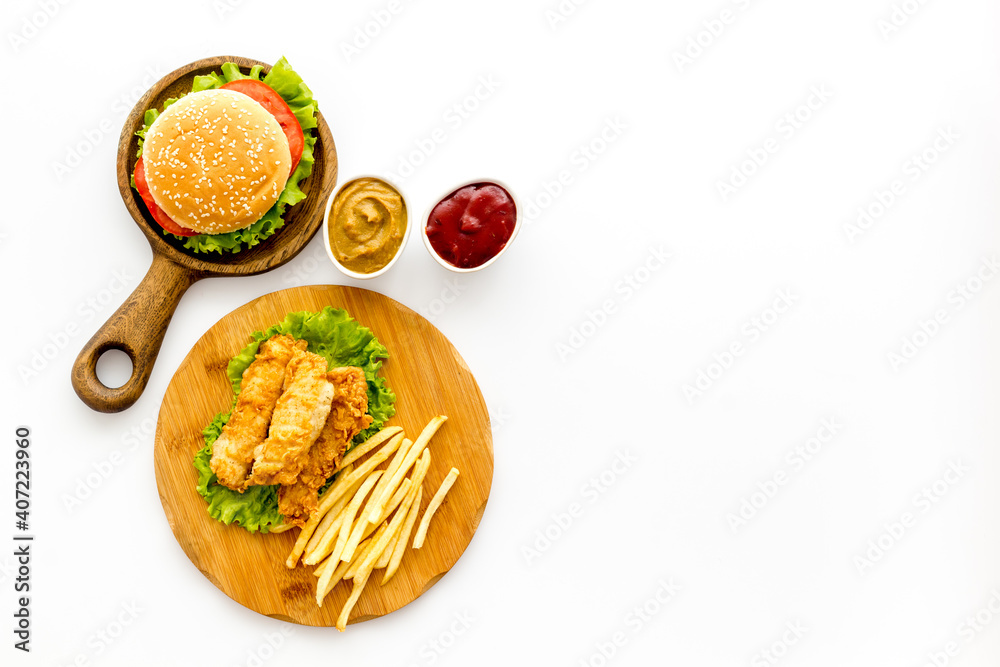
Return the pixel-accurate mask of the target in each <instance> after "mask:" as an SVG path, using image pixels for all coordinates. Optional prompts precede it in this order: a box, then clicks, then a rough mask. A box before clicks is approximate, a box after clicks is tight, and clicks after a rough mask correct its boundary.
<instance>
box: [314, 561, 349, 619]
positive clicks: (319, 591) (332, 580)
mask: <svg viewBox="0 0 1000 667" xmlns="http://www.w3.org/2000/svg"><path fill="white" fill-rule="evenodd" d="M327 562H328V563H330V565H327V566H326V570H324V571H323V574H322V576H320V578H319V581H318V582H316V604H317V605H319V606H320V607H322V606H323V598H325V597H326V595H327V593H329V592H330V591H331V590H333V587H334V586H336V585H337V583H338V582H339V581H340V580H341V579H343V577H344V573H345V572H347V567H348V563H341V562H340V561H336V562H337V563H338V565H337V566H336V567H334V566H333V563H334V562H335V561H333V560H331V559H329V558H328V559H327Z"/></svg>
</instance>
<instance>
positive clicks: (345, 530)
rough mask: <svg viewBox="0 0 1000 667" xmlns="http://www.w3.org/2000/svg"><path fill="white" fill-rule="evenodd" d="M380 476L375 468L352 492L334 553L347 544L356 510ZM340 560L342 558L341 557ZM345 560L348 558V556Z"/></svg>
mask: <svg viewBox="0 0 1000 667" xmlns="http://www.w3.org/2000/svg"><path fill="white" fill-rule="evenodd" d="M381 476H382V471H381V470H376V471H375V472H373V473H371V474H370V475H368V477H367V478H365V481H364V484H362V485H361V488H359V489H358V492H357V493H355V494H354V498H352V499H351V504H350V505H348V506H347V509H345V510H344V512H345V514H344V519H343V521H341V523H340V533H339V534H338V536H337V546H336V547H334V552H335V553H338V554H343V553H344V547H346V546H347V540H348V538H349V537H350V536H351V529H352V528H353V527H354V517H356V516H357V515H358V510H359V509H361V503H363V502H364V500H365V497H366V496H367V495H368V492H369V491H371V490H372V487H373V486H375V484H376V483H378V480H379V478H380V477H381ZM341 560H343V558H342V559H341ZM347 560H350V559H349V558H348V559H347Z"/></svg>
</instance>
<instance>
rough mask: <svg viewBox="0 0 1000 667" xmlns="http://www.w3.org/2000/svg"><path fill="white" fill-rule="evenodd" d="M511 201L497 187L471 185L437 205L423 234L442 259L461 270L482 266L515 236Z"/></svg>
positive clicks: (513, 209) (512, 199)
mask: <svg viewBox="0 0 1000 667" xmlns="http://www.w3.org/2000/svg"><path fill="white" fill-rule="evenodd" d="M516 219H517V208H516V207H515V205H514V198H513V197H511V196H510V193H509V192H507V191H506V190H504V189H503V188H502V187H500V186H499V185H497V184H496V183H473V184H472V185H466V186H464V187H461V188H459V189H458V190H455V191H454V192H452V193H451V194H450V195H448V196H447V197H445V198H444V199H442V200H441V201H440V202H438V204H437V206H435V207H434V208H433V209H432V210H431V214H430V216H428V218H427V226H426V228H425V230H424V231H425V233H426V234H427V240H428V241H430V244H431V247H432V248H434V251H435V252H436V253H437V254H438V256H439V257H441V259H443V260H444V261H446V262H448V263H449V264H451V265H453V266H456V267H458V268H460V269H474V268H476V267H477V266H482V265H483V264H485V263H486V262H488V261H489V260H491V259H493V258H494V257H496V256H497V254H499V252H500V251H501V250H503V248H504V246H505V245H507V241H509V240H510V237H511V235H512V234H513V233H514V222H515V221H516Z"/></svg>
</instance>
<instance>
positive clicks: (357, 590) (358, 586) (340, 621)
mask: <svg viewBox="0 0 1000 667" xmlns="http://www.w3.org/2000/svg"><path fill="white" fill-rule="evenodd" d="M367 583H368V577H367V576H365V577H364V578H363V579H355V580H354V588H352V589H351V595H350V596H349V597H348V598H347V602H345V603H344V608H343V609H341V610H340V616H338V617H337V629H338V630H340V631H341V632H343V631H344V630H346V629H347V619H348V618H349V617H350V615H351V610H353V609H354V605H356V604H357V603H358V598H359V597H361V591H363V590H364V589H365V584H367Z"/></svg>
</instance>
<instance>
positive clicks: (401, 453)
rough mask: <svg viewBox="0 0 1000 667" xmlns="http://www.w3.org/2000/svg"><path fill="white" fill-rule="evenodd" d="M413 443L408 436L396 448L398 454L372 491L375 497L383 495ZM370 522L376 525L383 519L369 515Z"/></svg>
mask: <svg viewBox="0 0 1000 667" xmlns="http://www.w3.org/2000/svg"><path fill="white" fill-rule="evenodd" d="M412 445H413V441H412V440H410V439H408V438H404V439H403V443H402V444H401V445H400V446H399V449H397V450H396V454H395V456H393V457H392V461H389V465H388V466H387V467H386V469H385V474H384V475H382V479H380V480H379V481H378V484H377V485H376V486H375V490H374V491H372V498H373V499H377V498H381V497H382V493H383V492H384V491H385V487H386V486H387V485H388V484H389V480H391V479H392V478H393V477H395V475H396V471H397V470H399V466H400V465H402V464H403V460H404V459H405V458H406V453H407V452H408V451H409V450H410V447H411V446H412ZM366 512H367V510H366ZM361 516H364V514H362V515H361ZM368 523H374V524H375V525H378V524H379V523H381V519H379V518H378V517H377V516H371V515H369V516H368Z"/></svg>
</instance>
